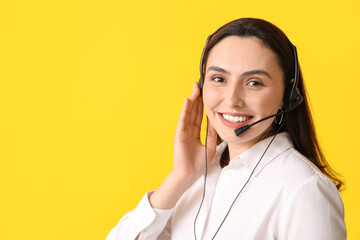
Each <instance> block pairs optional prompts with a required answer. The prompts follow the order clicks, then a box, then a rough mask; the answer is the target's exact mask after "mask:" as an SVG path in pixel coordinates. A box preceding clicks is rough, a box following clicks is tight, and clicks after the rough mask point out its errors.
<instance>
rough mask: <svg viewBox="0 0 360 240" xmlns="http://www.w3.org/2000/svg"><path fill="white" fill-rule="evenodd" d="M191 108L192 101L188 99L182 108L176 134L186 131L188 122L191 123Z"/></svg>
mask: <svg viewBox="0 0 360 240" xmlns="http://www.w3.org/2000/svg"><path fill="white" fill-rule="evenodd" d="M189 108H190V100H189V99H188V98H185V100H184V104H183V106H182V108H181V112H180V116H179V119H178V124H177V127H176V132H180V131H184V130H185V128H186V125H187V124H188V121H189Z"/></svg>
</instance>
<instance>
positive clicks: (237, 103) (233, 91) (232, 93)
mask: <svg viewBox="0 0 360 240" xmlns="http://www.w3.org/2000/svg"><path fill="white" fill-rule="evenodd" d="M226 103H227V104H228V105H229V106H230V107H233V108H236V107H243V106H244V105H245V102H244V91H243V89H242V87H241V86H240V84H239V83H238V84H235V83H234V84H229V85H228V86H227V91H226Z"/></svg>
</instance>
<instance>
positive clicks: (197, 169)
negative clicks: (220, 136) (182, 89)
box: [172, 82, 217, 184]
mask: <svg viewBox="0 0 360 240" xmlns="http://www.w3.org/2000/svg"><path fill="white" fill-rule="evenodd" d="M202 118H203V103H202V98H201V96H200V89H199V88H198V84H197V83H196V82H195V83H194V85H193V90H192V93H191V96H190V97H189V98H185V102H184V105H183V107H182V110H181V113H180V117H179V120H178V124H177V128H176V133H175V140H174V169H173V172H172V173H173V174H174V175H175V176H177V177H178V178H179V179H180V180H181V181H183V182H187V183H189V184H192V183H193V182H194V181H196V180H197V179H198V178H199V177H200V176H201V175H202V174H203V173H204V172H205V146H204V145H203V144H202V143H201V140H200V131H201V122H202ZM216 138H217V134H216V132H215V129H214V128H213V127H212V126H211V124H209V130H208V138H207V151H208V152H207V159H208V161H209V162H211V160H212V159H213V157H214V154H215V150H216Z"/></svg>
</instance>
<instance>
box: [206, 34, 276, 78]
mask: <svg viewBox="0 0 360 240" xmlns="http://www.w3.org/2000/svg"><path fill="white" fill-rule="evenodd" d="M210 66H219V67H222V68H225V69H227V70H228V71H230V72H234V73H237V72H239V73H240V72H244V71H249V70H254V69H262V70H266V71H268V72H271V73H273V74H275V75H278V74H281V75H282V70H281V68H280V67H279V64H278V62H277V58H276V54H275V53H274V52H273V51H272V50H271V49H269V48H268V47H267V46H265V45H264V43H263V42H262V41H261V40H260V39H258V38H256V37H238V36H229V37H226V38H224V39H222V40H221V41H220V42H219V43H217V44H216V45H215V46H214V47H213V48H212V49H211V50H210V53H209V55H208V59H207V64H206V67H207V68H208V67H210ZM279 71H280V73H276V72H279Z"/></svg>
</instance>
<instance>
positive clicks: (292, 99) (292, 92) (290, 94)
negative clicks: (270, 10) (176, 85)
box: [199, 33, 303, 136]
mask: <svg viewBox="0 0 360 240" xmlns="http://www.w3.org/2000/svg"><path fill="white" fill-rule="evenodd" d="M213 35H214V33H213V34H211V35H209V36H208V38H207V40H206V43H205V46H204V49H203V51H202V54H201V61H200V80H199V88H200V93H201V94H202V90H203V86H204V81H205V79H204V78H205V74H204V54H205V49H206V46H207V45H208V43H209V41H210V39H211V38H212V36H213ZM290 44H291V46H292V48H293V52H294V65H295V76H294V81H293V82H292V83H291V84H290V85H289V86H288V87H286V88H285V93H284V98H283V102H284V106H283V112H282V113H285V112H289V111H290V110H293V109H295V108H296V107H297V106H299V105H300V104H301V103H302V101H303V97H302V96H301V94H300V91H299V89H298V87H297V86H298V82H299V77H300V70H299V60H298V55H297V50H296V47H295V45H293V44H292V43H291V42H290ZM280 114H281V113H279V114H278V115H280ZM278 115H276V114H274V115H271V116H269V117H267V118H266V119H268V118H271V117H275V116H278ZM266 119H263V120H266ZM263 120H260V121H263ZM260 121H258V122H260ZM258 122H255V123H253V125H255V124H257V123H258ZM251 126H252V125H249V128H250V127H251ZM242 133H244V132H242ZM242 133H241V134H242ZM237 136H239V135H237Z"/></svg>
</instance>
